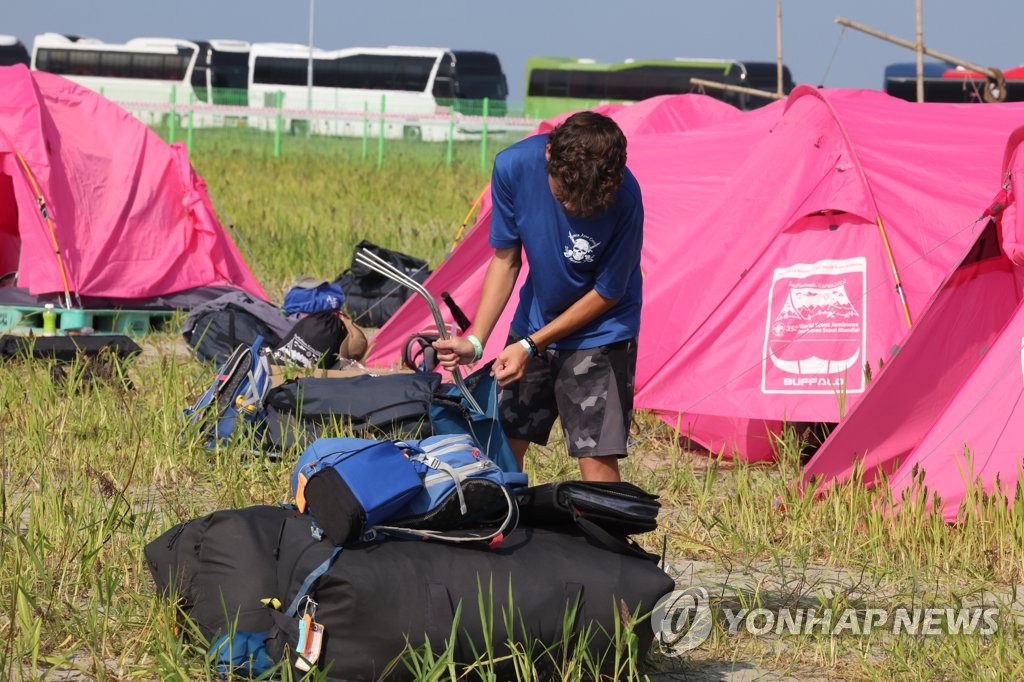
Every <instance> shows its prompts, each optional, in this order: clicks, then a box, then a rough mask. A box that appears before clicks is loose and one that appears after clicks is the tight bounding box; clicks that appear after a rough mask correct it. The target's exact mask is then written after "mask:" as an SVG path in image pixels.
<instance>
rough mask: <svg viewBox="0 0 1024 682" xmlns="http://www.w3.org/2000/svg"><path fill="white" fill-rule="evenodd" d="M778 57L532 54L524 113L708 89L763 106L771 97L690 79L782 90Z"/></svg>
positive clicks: (788, 82)
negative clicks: (612, 59)
mask: <svg viewBox="0 0 1024 682" xmlns="http://www.w3.org/2000/svg"><path fill="white" fill-rule="evenodd" d="M777 77H778V66H777V64H776V63H775V62H739V61H734V60H728V59H683V58H676V59H668V60H654V59H643V60H641V59H627V60H626V61H624V62H621V63H616V64H602V63H599V62H596V61H594V60H593V59H575V58H572V57H531V58H530V59H528V60H527V62H526V99H525V102H524V107H523V108H524V114H525V115H526V116H527V117H529V118H542V119H543V118H550V117H552V116H557V115H559V114H562V113H565V112H567V111H576V110H580V109H589V108H591V107H594V106H597V105H599V104H610V103H630V102H638V101H640V100H642V99H647V98H648V97H655V96H657V95H676V94H683V93H688V92H703V93H704V94H706V95H710V96H712V97H715V98H716V99H720V100H723V101H725V102H728V103H729V104H732V105H734V106H736V107H738V108H739V109H743V110H747V109H754V108H756V107H760V106H763V105H765V104H767V103H768V102H770V101H771V99H770V98H766V97H759V96H757V95H751V94H747V93H741V92H735V91H728V90H721V89H718V88H706V89H701V88H699V87H697V86H695V85H692V84H691V83H690V79H691V78H701V79H704V80H708V81H715V82H719V83H723V84H726V85H737V86H742V87H747V88H754V89H756V90H766V91H770V92H773V93H774V92H776V91H777V87H778V86H777ZM794 85H795V84H794V83H793V77H792V75H790V72H789V68H788V67H786V66H783V70H782V89H783V92H784V93H789V91H790V90H792V89H793V87H794Z"/></svg>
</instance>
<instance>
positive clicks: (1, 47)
mask: <svg viewBox="0 0 1024 682" xmlns="http://www.w3.org/2000/svg"><path fill="white" fill-rule="evenodd" d="M14 64H24V65H25V66H28V64H29V56H28V50H26V49H25V44H24V43H22V42H21V41H20V40H18V39H17V37H15V36H6V35H0V66H12V65H14Z"/></svg>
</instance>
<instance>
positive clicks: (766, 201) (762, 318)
mask: <svg viewBox="0 0 1024 682" xmlns="http://www.w3.org/2000/svg"><path fill="white" fill-rule="evenodd" d="M1022 115H1024V106H1022V105H1000V106H997V107H994V108H988V107H980V108H979V107H975V108H972V107H970V106H965V105H940V104H936V105H924V106H919V105H916V104H911V103H908V102H904V101H902V100H896V99H894V98H890V97H887V96H885V95H882V94H880V93H874V92H868V91H819V90H815V89H813V88H809V87H807V86H803V87H800V88H797V89H796V90H794V92H793V93H792V94H791V95H790V96H789V98H788V100H787V103H786V110H785V113H784V114H783V115H782V117H781V118H780V120H779V122H778V124H777V125H775V126H774V127H773V128H772V130H771V132H770V133H769V134H767V135H763V136H762V139H761V141H760V143H759V144H758V145H757V148H756V149H755V150H754V151H753V152H752V153H751V154H750V155H749V156H748V157H747V158H746V159H745V160H744V162H743V164H742V165H741V167H740V168H738V169H737V171H736V172H735V173H734V174H733V175H732V177H731V178H730V179H729V181H728V183H727V184H726V185H725V186H724V187H722V188H721V189H719V190H718V192H717V194H716V195H715V196H711V197H708V199H707V201H706V203H705V204H704V206H703V208H702V209H701V210H698V211H697V212H696V213H695V214H694V215H691V216H689V217H688V223H689V225H688V229H687V231H686V236H685V237H683V238H681V239H679V240H677V241H676V242H675V243H674V244H672V245H671V246H669V248H667V249H666V250H665V251H664V252H663V253H661V254H660V257H661V259H662V261H663V262H664V263H666V265H667V267H666V268H665V269H664V270H663V271H656V270H655V269H654V268H652V269H650V270H649V271H648V273H647V279H646V280H645V290H644V295H645V305H644V317H643V322H642V325H641V352H642V354H643V359H642V361H641V367H640V368H639V369H638V377H637V400H636V402H637V405H639V406H641V407H645V408H647V409H652V410H656V411H659V412H661V413H663V414H666V415H673V414H675V415H678V416H677V419H678V422H677V423H678V425H679V428H680V429H681V430H683V431H684V432H689V433H690V434H691V435H692V437H694V439H695V440H697V441H698V442H702V443H704V444H706V445H708V446H709V447H711V448H712V449H715V450H719V449H721V450H723V451H724V452H726V453H727V454H728V453H729V452H730V450H731V451H732V452H733V454H736V455H739V456H743V457H746V458H749V459H761V458H765V457H770V456H771V449H770V445H771V434H772V432H773V426H774V424H773V422H777V421H778V420H790V421H801V422H808V421H809V422H838V421H840V419H841V416H842V414H843V410H844V409H848V408H849V407H851V406H852V405H853V404H855V403H856V402H857V400H858V399H859V398H860V396H861V394H862V393H863V392H864V390H865V388H866V385H867V376H868V375H869V371H875V372H877V370H878V368H879V365H880V364H885V363H887V362H889V360H890V359H891V357H892V353H893V351H894V349H895V348H896V347H897V346H898V344H899V343H900V342H901V341H902V340H903V338H904V337H905V336H906V335H907V333H908V331H909V329H910V327H911V325H912V324H914V323H915V322H916V320H917V318H918V317H919V316H920V314H921V312H922V310H923V309H924V307H925V305H926V303H927V302H928V300H929V299H930V297H931V296H932V294H933V293H934V292H935V290H936V289H937V288H938V287H939V285H940V284H941V283H942V282H943V280H944V279H945V277H946V276H947V274H948V273H949V272H950V271H951V270H952V269H953V268H954V267H955V265H956V264H957V263H958V262H959V259H960V258H961V257H962V255H963V253H964V251H965V249H966V246H967V245H968V244H970V243H971V242H972V241H973V239H974V235H975V232H974V229H973V228H974V227H975V223H976V221H977V218H978V217H979V216H980V214H981V211H982V209H983V208H984V206H983V205H982V204H983V200H981V197H985V196H986V194H987V193H988V191H989V190H988V188H990V187H991V186H992V183H993V182H995V180H996V174H997V170H996V169H997V168H998V166H997V163H998V159H999V157H1000V155H1001V154H1002V148H1003V145H1004V143H1005V139H1006V136H1007V134H1008V132H1009V131H1010V130H1011V129H1012V128H1013V126H1015V125H1016V124H1017V123H1018V122H1019V121H1020V120H1021V116H1022ZM649 226H650V223H649ZM654 229H657V228H656V227H655V228H654ZM698 235H699V237H698ZM711 235H713V238H710V236H711ZM673 265H674V266H675V269H676V270H677V272H675V273H672V272H671V267H672V266H673ZM680 265H682V267H680ZM659 275H660V276H659ZM866 369H867V370H869V371H866ZM709 418H710V420H711V421H710V423H707V422H708V419H709ZM758 422H763V423H761V424H760V425H759V424H758Z"/></svg>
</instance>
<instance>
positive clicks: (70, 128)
mask: <svg viewBox="0 0 1024 682" xmlns="http://www.w3.org/2000/svg"><path fill="white" fill-rule="evenodd" d="M0 90H2V91H3V93H4V101H3V103H0V193H2V192H3V191H4V188H5V186H6V187H7V188H8V192H7V193H6V194H0V205H3V204H8V206H7V208H6V209H4V210H3V211H0V219H3V220H4V221H5V222H2V223H0V235H3V236H2V237H0V238H2V239H3V240H4V247H5V249H4V252H5V256H4V260H3V262H4V266H5V267H10V266H11V264H12V261H13V260H14V257H13V256H12V255H11V254H12V251H11V250H9V249H14V248H15V247H17V250H15V251H13V253H17V254H19V255H18V256H17V260H18V262H17V269H18V285H19V286H20V287H23V288H27V289H28V291H29V293H31V294H34V295H39V294H48V293H54V292H62V291H64V290H65V287H67V288H68V289H70V290H71V291H72V292H75V293H77V294H79V295H81V296H93V297H106V298H117V299H146V298H151V297H157V296H161V295H166V294H171V293H176V292H181V291H186V290H189V289H195V288H200V287H211V286H227V287H235V288H238V289H243V290H245V291H248V292H249V293H251V294H253V295H256V296H259V297H260V298H266V296H265V294H264V293H263V289H262V288H261V287H260V285H259V283H258V282H257V281H256V278H255V277H254V276H253V275H252V272H251V271H250V270H249V267H248V266H247V265H246V263H245V261H244V260H243V258H242V257H241V255H240V254H239V252H238V250H237V248H236V247H235V245H234V243H233V242H232V240H231V238H230V237H229V236H228V234H227V233H226V232H225V230H224V228H223V227H222V226H221V224H220V223H219V222H218V220H217V218H216V215H215V213H214V211H213V208H212V205H211V202H210V197H209V195H208V194H207V190H206V184H205V183H204V182H203V181H202V179H201V178H199V176H198V175H196V173H195V171H194V169H193V168H192V167H191V165H190V163H189V161H188V157H187V155H186V153H185V150H184V148H183V147H182V146H181V145H168V144H166V143H165V142H163V141H162V140H161V139H160V138H159V137H158V136H157V135H156V134H155V133H153V132H152V131H151V130H149V128H147V127H146V126H145V125H143V124H142V123H141V122H139V121H138V120H137V119H135V118H134V117H132V116H131V115H129V114H128V113H127V112H125V111H124V110H123V109H121V108H120V107H118V106H117V105H115V104H113V103H112V102H110V101H109V100H107V99H105V98H103V97H102V96H100V95H98V94H97V93H95V92H93V91H91V90H88V89H86V88H84V87H81V86H79V85H76V84H74V83H72V82H71V81H68V80H66V79H63V78H61V77H59V76H54V75H52V74H48V73H44V72H38V71H29V70H28V69H26V68H24V67H23V66H15V67H5V68H0ZM39 198H41V199H42V200H43V201H44V202H45V207H46V215H45V216H44V215H43V213H42V212H41V211H40V210H39V203H38V201H37V199H39ZM11 203H13V204H14V205H15V210H14V211H13V214H14V215H16V216H17V217H16V218H15V219H14V220H16V222H17V225H18V227H17V231H16V233H15V231H14V229H13V228H12V218H11V215H12V211H11V208H10V204H11ZM4 215H6V216H7V218H2V216H4ZM47 217H48V218H49V220H48V221H47V220H46V218H47ZM5 225H6V226H5ZM54 241H56V248H55V246H54ZM57 250H59V253H60V259H61V261H62V262H63V272H62V271H61V268H60V263H59V262H58V259H57V256H56V251H57Z"/></svg>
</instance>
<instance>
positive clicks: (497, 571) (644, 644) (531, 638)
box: [145, 506, 674, 680]
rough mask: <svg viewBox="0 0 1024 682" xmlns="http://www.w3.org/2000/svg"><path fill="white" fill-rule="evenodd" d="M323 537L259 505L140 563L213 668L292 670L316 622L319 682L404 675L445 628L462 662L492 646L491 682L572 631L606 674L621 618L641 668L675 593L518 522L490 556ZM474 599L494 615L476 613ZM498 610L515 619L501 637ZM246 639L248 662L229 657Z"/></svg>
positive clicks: (648, 565)
mask: <svg viewBox="0 0 1024 682" xmlns="http://www.w3.org/2000/svg"><path fill="white" fill-rule="evenodd" d="M322 536H323V534H322V532H320V531H319V529H318V528H317V526H316V524H315V523H313V521H312V518H311V517H310V516H308V515H304V514H299V513H298V512H297V511H295V510H292V509H285V508H281V507H271V506H256V507H248V508H244V509H237V510H224V511H218V512H214V513H213V514H210V515H208V516H205V517H203V518H200V519H196V520H193V521H188V522H185V523H182V524H178V525H177V526H174V527H172V528H171V529H169V530H167V531H166V532H164V533H163V534H162V535H160V536H159V537H158V538H156V539H155V540H153V541H151V542H150V543H148V544H147V545H146V547H145V555H146V559H147V563H148V565H149V568H150V570H151V572H152V574H153V577H154V579H155V582H156V584H157V588H158V589H159V590H160V591H161V592H162V593H163V594H165V595H166V596H169V597H176V598H181V599H182V601H181V602H179V604H180V605H181V609H182V611H183V612H184V613H185V614H187V615H189V616H190V617H191V618H192V619H193V620H194V621H195V622H196V624H197V625H198V627H199V629H200V631H201V632H202V633H203V634H204V635H205V636H206V637H208V638H210V641H211V642H214V639H215V638H217V637H218V635H220V637H221V639H220V640H219V644H218V643H217V642H214V645H213V648H212V649H211V653H210V654H209V655H210V656H211V657H212V658H213V659H214V660H215V661H219V662H220V663H221V664H222V665H223V666H225V668H224V669H223V672H225V673H227V672H229V668H232V667H236V666H237V672H239V673H240V674H253V675H258V674H262V673H264V672H266V671H267V670H268V669H269V668H270V667H272V666H273V665H274V664H275V662H276V661H280V660H282V659H283V658H284V657H285V655H287V656H288V657H289V659H290V660H291V661H292V662H293V663H294V661H295V660H296V657H295V655H294V652H295V647H296V644H297V642H298V633H299V624H298V623H299V620H300V619H301V616H302V615H303V614H304V613H308V614H309V615H310V616H311V619H312V620H313V621H315V622H316V623H318V624H319V626H322V635H323V637H322V642H321V643H320V648H319V655H318V656H317V667H319V668H320V669H322V670H327V672H326V679H329V680H377V679H389V680H405V679H411V678H412V677H413V675H412V674H411V673H410V672H409V670H408V669H407V668H406V667H405V665H404V664H402V663H401V662H400V661H398V662H397V663H396V661H397V659H398V658H399V657H400V656H402V655H403V654H405V653H406V651H407V650H408V649H409V648H410V647H412V648H418V647H422V646H424V645H426V644H427V643H428V642H429V644H430V646H431V648H432V650H433V651H434V653H435V654H440V653H441V652H442V651H443V650H444V648H445V645H446V642H447V641H448V640H449V639H451V637H452V635H453V634H454V635H455V640H454V641H453V642H452V644H451V645H452V658H453V662H454V663H455V664H456V665H457V666H460V667H461V666H465V665H469V664H471V663H473V662H474V661H477V660H479V659H480V657H481V656H482V655H483V654H484V653H485V652H487V642H491V643H492V648H491V651H490V653H491V654H493V655H494V657H495V661H494V664H495V670H494V674H495V677H496V678H497V679H512V678H513V677H514V673H515V671H514V669H513V666H514V664H513V662H512V659H511V658H508V656H509V654H510V653H511V647H514V648H515V649H516V650H518V651H523V650H529V651H531V652H532V654H531V657H532V660H531V664H532V665H533V666H535V668H536V669H538V671H544V670H545V669H555V668H557V665H558V662H560V661H561V660H562V659H561V656H562V654H563V653H566V655H567V656H570V655H572V654H573V650H574V647H575V646H576V645H577V642H578V641H582V640H579V638H580V637H586V638H587V639H586V640H585V641H586V644H585V645H582V646H584V647H585V649H586V650H587V652H588V655H589V656H590V661H591V662H593V663H595V666H596V667H600V668H602V669H603V670H605V671H606V674H609V675H614V673H615V671H614V670H610V669H609V665H608V664H610V663H611V661H612V660H613V659H614V651H613V650H612V649H613V648H614V646H615V644H616V642H614V641H613V639H614V633H616V632H621V631H622V630H623V627H622V626H623V625H625V623H624V620H623V619H624V618H628V617H629V616H635V617H636V618H637V619H639V622H636V621H632V622H631V623H630V624H631V625H632V626H633V632H634V634H635V636H636V637H637V642H636V643H637V647H636V650H637V653H638V656H639V657H640V659H641V660H642V659H643V657H644V655H645V654H646V652H647V650H648V648H649V647H650V645H651V643H652V642H653V639H654V633H653V629H652V628H651V626H650V623H649V621H648V620H646V619H644V616H646V615H647V614H648V613H650V612H651V611H652V610H653V609H654V607H655V605H656V603H657V601H658V599H660V598H661V597H663V596H664V595H666V594H668V593H669V592H670V591H671V590H672V589H673V588H674V582H673V580H672V578H671V577H669V576H668V575H667V574H666V573H665V572H664V571H663V570H662V569H661V568H660V567H659V566H658V565H657V563H655V562H654V561H651V560H649V559H646V558H642V557H638V556H627V555H624V554H617V553H614V552H610V551H608V550H607V549H605V548H604V547H603V546H601V545H600V544H597V543H595V542H593V541H592V540H591V539H590V538H589V537H587V536H585V535H582V534H579V533H574V532H559V531H554V530H549V529H541V528H523V527H520V528H518V529H517V530H515V531H513V532H512V533H510V534H509V535H508V537H506V538H505V540H504V541H503V542H502V543H501V544H500V545H499V546H498V547H496V548H493V549H492V548H490V547H488V546H487V545H485V544H483V543H479V544H476V543H474V544H449V543H442V542H429V541H428V542H424V541H422V540H400V539H393V538H392V539H383V540H380V541H376V542H369V543H362V544H355V545H352V546H349V547H345V548H339V547H335V546H333V545H332V544H331V543H330V542H329V541H327V540H326V539H322ZM541 566H542V567H543V572H542V573H538V567H541ZM481 599H482V604H483V606H484V608H485V612H486V613H490V614H493V618H488V617H487V616H486V615H484V616H482V615H481V611H480V604H481ZM268 604H269V608H268V606H267V605H268ZM460 605H461V608H460ZM274 607H278V608H279V609H280V610H275V608H274ZM456 611H458V612H459V613H458V621H457V622H456ZM503 614H515V615H514V617H513V620H512V626H513V627H512V629H513V632H511V633H509V632H507V627H506V624H507V623H508V622H509V621H508V620H507V619H506V618H505V617H504V615H503ZM485 621H490V622H489V623H488V624H486V625H485ZM485 628H486V630H485ZM225 638H227V639H225ZM510 640H511V642H512V644H511V647H510ZM225 641H228V642H230V643H231V644H232V645H233V646H234V647H235V650H231V649H229V648H226V647H225V646H224V642H225ZM243 642H244V643H246V647H247V648H246V651H245V652H244V653H246V654H251V656H249V657H247V656H246V655H239V651H238V649H239V648H241V647H242V643H243ZM524 647H529V649H524ZM566 647H568V651H566ZM602 662H603V665H602ZM293 672H296V671H293Z"/></svg>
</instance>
